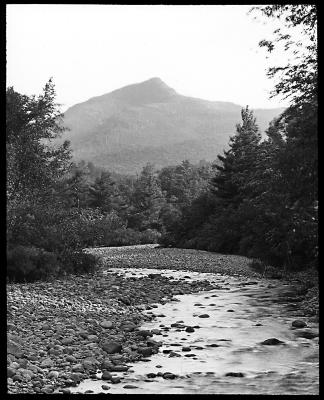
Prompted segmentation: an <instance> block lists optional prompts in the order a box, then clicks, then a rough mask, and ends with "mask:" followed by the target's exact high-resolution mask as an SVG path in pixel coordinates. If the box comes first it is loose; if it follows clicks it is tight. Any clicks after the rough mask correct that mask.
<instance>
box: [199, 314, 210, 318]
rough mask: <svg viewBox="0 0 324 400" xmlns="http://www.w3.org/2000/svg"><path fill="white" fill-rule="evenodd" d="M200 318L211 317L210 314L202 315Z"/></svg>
mask: <svg viewBox="0 0 324 400" xmlns="http://www.w3.org/2000/svg"><path fill="white" fill-rule="evenodd" d="M199 318H209V315H208V314H201V315H199Z"/></svg>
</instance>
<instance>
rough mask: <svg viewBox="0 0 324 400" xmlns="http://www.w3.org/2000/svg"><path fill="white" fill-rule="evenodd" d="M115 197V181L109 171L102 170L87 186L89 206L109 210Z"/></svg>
mask: <svg viewBox="0 0 324 400" xmlns="http://www.w3.org/2000/svg"><path fill="white" fill-rule="evenodd" d="M114 197H115V182H114V181H113V180H112V178H111V174H110V173H109V172H102V173H101V175H100V177H98V178H97V179H96V180H95V182H94V184H93V185H91V186H90V187H89V202H88V204H89V206H90V207H98V208H100V209H101V210H102V211H104V212H110V211H111V210H112V207H113V202H114Z"/></svg>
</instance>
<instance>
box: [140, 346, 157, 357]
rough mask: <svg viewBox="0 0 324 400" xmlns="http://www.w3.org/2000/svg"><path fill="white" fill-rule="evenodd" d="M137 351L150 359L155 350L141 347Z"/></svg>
mask: <svg viewBox="0 0 324 400" xmlns="http://www.w3.org/2000/svg"><path fill="white" fill-rule="evenodd" d="M137 351H138V352H139V353H140V354H142V355H143V356H144V357H149V356H151V355H152V353H153V350H152V348H151V347H140V348H139V349H138V350H137Z"/></svg>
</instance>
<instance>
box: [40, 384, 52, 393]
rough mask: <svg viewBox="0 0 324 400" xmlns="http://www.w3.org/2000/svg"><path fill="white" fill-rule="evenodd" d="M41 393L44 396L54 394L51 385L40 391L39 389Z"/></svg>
mask: <svg viewBox="0 0 324 400" xmlns="http://www.w3.org/2000/svg"><path fill="white" fill-rule="evenodd" d="M41 392H42V393H46V394H50V393H53V392H54V387H53V386H52V385H45V386H44V387H43V388H42V389H41Z"/></svg>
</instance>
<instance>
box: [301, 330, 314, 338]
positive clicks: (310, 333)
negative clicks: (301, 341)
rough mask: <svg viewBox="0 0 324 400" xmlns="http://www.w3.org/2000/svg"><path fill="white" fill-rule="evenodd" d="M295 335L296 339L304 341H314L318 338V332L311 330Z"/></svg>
mask: <svg viewBox="0 0 324 400" xmlns="http://www.w3.org/2000/svg"><path fill="white" fill-rule="evenodd" d="M296 334H297V336H298V337H301V338H305V339H314V338H316V337H318V332H314V331H311V330H304V331H297V332H296Z"/></svg>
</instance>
